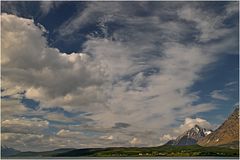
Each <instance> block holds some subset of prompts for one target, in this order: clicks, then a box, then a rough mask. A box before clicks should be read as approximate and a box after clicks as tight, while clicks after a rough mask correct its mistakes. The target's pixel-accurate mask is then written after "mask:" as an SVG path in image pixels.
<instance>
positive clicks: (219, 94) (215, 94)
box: [210, 90, 229, 101]
mask: <svg viewBox="0 0 240 160" xmlns="http://www.w3.org/2000/svg"><path fill="white" fill-rule="evenodd" d="M210 95H211V97H212V98H214V99H219V100H223V101H227V100H228V99H229V98H228V97H227V96H225V95H224V94H223V93H222V91H220V90H214V91H212V92H211V93H210Z"/></svg>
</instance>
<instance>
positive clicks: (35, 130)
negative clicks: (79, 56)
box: [2, 118, 49, 134]
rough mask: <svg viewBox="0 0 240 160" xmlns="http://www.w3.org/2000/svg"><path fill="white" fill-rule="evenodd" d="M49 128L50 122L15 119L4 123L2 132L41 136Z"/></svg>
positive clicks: (34, 119) (35, 119) (33, 119)
mask: <svg viewBox="0 0 240 160" xmlns="http://www.w3.org/2000/svg"><path fill="white" fill-rule="evenodd" d="M48 127H49V122H48V121H46V120H41V119H37V118H32V119H25V118H21V119H20V118H15V119H6V120H3V121H2V132H6V133H23V134H40V133H43V132H44V130H45V129H48Z"/></svg>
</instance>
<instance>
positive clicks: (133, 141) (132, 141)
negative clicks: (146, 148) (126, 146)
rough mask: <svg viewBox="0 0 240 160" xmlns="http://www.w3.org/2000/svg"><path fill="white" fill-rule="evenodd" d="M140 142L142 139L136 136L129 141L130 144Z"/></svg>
mask: <svg viewBox="0 0 240 160" xmlns="http://www.w3.org/2000/svg"><path fill="white" fill-rule="evenodd" d="M141 143H142V141H141V140H140V139H139V138H136V137H134V138H133V139H132V140H131V141H130V144H132V145H134V146H135V145H139V144H141Z"/></svg>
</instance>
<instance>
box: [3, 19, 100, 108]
mask: <svg viewBox="0 0 240 160" xmlns="http://www.w3.org/2000/svg"><path fill="white" fill-rule="evenodd" d="M1 20H2V23H3V25H2V40H3V44H2V57H1V65H2V76H3V79H2V82H3V87H4V88H6V91H9V90H10V88H12V87H14V86H17V87H18V90H16V92H17V91H19V90H21V91H24V90H25V91H26V96H27V98H33V99H36V100H39V101H40V102H41V103H42V104H43V105H45V106H46V107H48V106H54V105H55V106H58V105H60V106H61V105H62V106H68V107H69V106H72V108H71V107H70V108H69V109H70V110H72V109H78V108H76V107H75V108H74V107H73V106H79V105H81V104H84V105H89V104H90V103H98V102H100V101H103V99H104V94H102V89H103V88H102V87H101V85H102V84H103V83H104V71H103V70H101V67H100V66H99V65H98V64H97V63H95V62H93V61H92V60H91V58H90V57H89V56H88V55H86V54H84V53H79V54H78V53H72V54H70V55H67V54H64V53H60V52H59V50H57V49H54V48H49V47H47V42H46V39H45V38H44V37H42V33H43V31H42V30H41V29H39V28H38V27H37V26H35V25H34V23H33V21H32V20H29V19H24V18H18V17H16V16H14V15H7V14H2V19H1ZM12 37H15V38H14V39H13V38H12ZM12 46H14V47H12ZM19 82H21V83H19ZM5 84H6V85H5ZM66 84H67V85H66ZM4 92H5V91H4ZM4 92H3V94H4ZM11 94H14V93H11ZM102 98H103V99H102ZM66 108H67V107H66Z"/></svg>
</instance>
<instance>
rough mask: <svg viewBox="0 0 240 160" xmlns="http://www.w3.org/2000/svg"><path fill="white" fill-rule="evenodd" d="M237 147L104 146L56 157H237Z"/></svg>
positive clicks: (74, 151)
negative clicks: (103, 147)
mask: <svg viewBox="0 0 240 160" xmlns="http://www.w3.org/2000/svg"><path fill="white" fill-rule="evenodd" d="M238 155H239V151H238V149H229V148H223V147H201V146H198V145H192V146H161V147H147V148H136V147H130V148H106V149H85V150H81V149H78V150H72V151H69V152H65V153H60V154H58V155H56V156H58V157H78V156H87V157H88V156H89V157H156V156H167V157H185V156H227V157H237V156H238Z"/></svg>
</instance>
